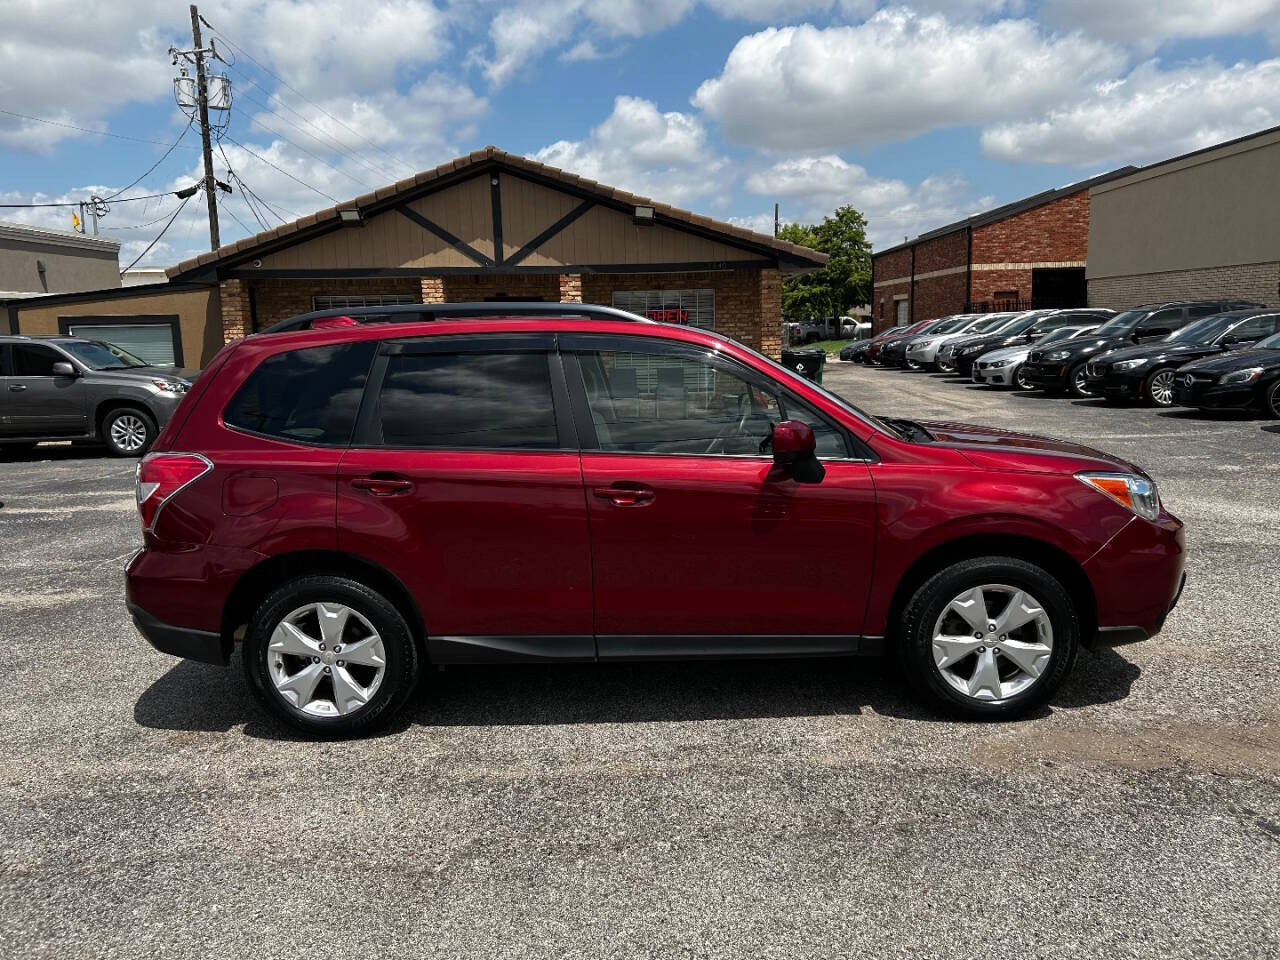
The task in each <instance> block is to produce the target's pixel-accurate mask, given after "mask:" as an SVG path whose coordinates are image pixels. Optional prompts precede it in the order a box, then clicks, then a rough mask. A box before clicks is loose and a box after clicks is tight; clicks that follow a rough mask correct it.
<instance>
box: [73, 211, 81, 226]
mask: <svg viewBox="0 0 1280 960" xmlns="http://www.w3.org/2000/svg"><path fill="white" fill-rule="evenodd" d="M71 226H73V227H74V228H75V229H77V230H79V229H80V218H79V217H77V216H76V212H75V211H74V210H72V211H71Z"/></svg>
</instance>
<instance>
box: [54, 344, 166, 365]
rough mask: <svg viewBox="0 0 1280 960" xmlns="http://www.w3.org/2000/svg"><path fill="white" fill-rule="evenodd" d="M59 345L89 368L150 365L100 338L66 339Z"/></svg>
mask: <svg viewBox="0 0 1280 960" xmlns="http://www.w3.org/2000/svg"><path fill="white" fill-rule="evenodd" d="M59 346H60V347H62V349H63V350H65V351H67V353H69V354H71V355H72V356H73V357H75V358H76V359H77V360H79V361H80V362H81V363H83V364H84V365H85V366H86V367H88V368H89V369H90V370H127V369H130V368H132V367H149V366H151V364H149V363H147V362H146V361H145V360H139V359H138V358H137V357H135V356H134V355H133V354H132V353H129V351H127V350H121V349H120V348H119V347H117V346H116V345H115V344H114V343H104V342H103V341H101V340H76V341H70V340H67V341H63V342H62V343H60V344H59Z"/></svg>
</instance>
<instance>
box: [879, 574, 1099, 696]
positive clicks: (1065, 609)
mask: <svg viewBox="0 0 1280 960" xmlns="http://www.w3.org/2000/svg"><path fill="white" fill-rule="evenodd" d="M984 584H1006V585H1008V586H1011V587H1014V588H1016V589H1018V590H1025V591H1027V593H1028V594H1030V595H1031V596H1033V597H1034V598H1035V599H1036V600H1037V602H1038V603H1039V604H1040V605H1041V608H1042V609H1043V610H1044V611H1045V613H1046V614H1047V615H1048V618H1049V623H1050V625H1051V626H1052V628H1053V647H1052V653H1051V654H1050V658H1049V663H1048V665H1047V666H1046V667H1044V668H1043V670H1042V671H1041V673H1040V675H1039V677H1038V678H1037V679H1036V680H1035V682H1034V683H1032V684H1031V685H1030V686H1029V687H1028V688H1027V689H1025V690H1022V691H1021V692H1019V693H1016V694H1014V695H1012V696H1009V697H1007V698H1006V699H1003V700H998V701H981V700H975V699H973V698H971V697H969V696H967V695H965V694H963V693H961V692H959V691H958V690H956V689H955V688H953V687H952V686H951V685H950V684H949V683H948V682H947V681H946V680H945V679H943V676H942V671H941V670H940V669H939V667H938V666H937V664H935V662H934V656H933V629H934V625H935V624H936V623H937V622H938V620H939V618H940V617H941V616H942V614H943V611H944V610H946V608H947V606H948V604H950V603H951V601H952V599H953V598H955V597H958V596H960V595H961V594H962V593H964V592H965V591H966V590H969V589H972V588H974V587H977V586H982V585H984ZM1079 646H1080V615H1079V612H1078V611H1077V609H1076V606H1075V604H1074V603H1073V602H1072V599H1071V597H1070V595H1069V594H1068V593H1067V591H1066V590H1065V589H1064V588H1063V586H1062V584H1061V583H1060V582H1059V581H1058V580H1057V579H1056V578H1055V577H1054V576H1053V575H1051V574H1050V573H1048V572H1047V571H1045V570H1044V569H1042V568H1040V567H1038V566H1036V565H1034V564H1032V563H1028V562H1027V561H1025V560H1020V559H1018V558H1016V557H978V558H975V559H973V560H963V561H961V562H959V563H955V564H952V565H951V566H949V567H946V568H945V569H943V570H940V571H939V572H938V573H936V574H934V575H933V576H932V577H930V578H929V579H928V580H926V581H925V582H924V583H923V584H921V585H920V587H919V588H917V590H916V591H915V593H914V594H913V595H912V597H911V599H910V600H909V601H908V603H907V605H906V608H905V609H904V610H903V615H902V620H901V626H900V630H899V634H898V637H897V643H896V649H897V653H898V659H899V662H900V663H901V665H902V669H903V673H904V674H905V675H906V677H907V680H908V682H909V683H910V684H911V686H912V688H913V689H914V690H915V692H916V693H917V694H918V695H919V696H920V697H921V698H922V699H923V700H924V701H925V702H926V703H927V704H928V705H929V706H931V707H933V708H934V709H936V710H938V711H939V712H941V713H946V714H950V715H952V716H957V717H963V718H966V719H970V720H1009V719H1013V718H1015V717H1018V716H1021V715H1024V714H1026V713H1028V712H1030V711H1032V710H1035V709H1036V708H1038V707H1040V706H1041V705H1043V704H1044V703H1045V702H1047V701H1048V699H1049V698H1050V697H1052V696H1053V694H1054V693H1055V692H1056V691H1057V689H1058V687H1060V686H1061V685H1062V681H1063V680H1065V679H1066V677H1067V675H1068V674H1069V673H1070V672H1071V668H1072V667H1073V666H1074V665H1075V660H1076V654H1077V653H1078V651H1079Z"/></svg>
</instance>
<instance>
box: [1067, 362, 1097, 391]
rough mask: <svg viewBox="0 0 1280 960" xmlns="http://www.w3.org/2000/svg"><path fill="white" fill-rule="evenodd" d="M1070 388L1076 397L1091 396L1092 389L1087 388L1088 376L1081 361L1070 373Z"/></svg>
mask: <svg viewBox="0 0 1280 960" xmlns="http://www.w3.org/2000/svg"><path fill="white" fill-rule="evenodd" d="M1071 389H1072V391H1074V393H1075V395H1076V396H1078V397H1091V396H1093V391H1092V390H1090V389H1089V376H1088V374H1086V373H1085V372H1084V364H1083V363H1082V364H1080V366H1078V367H1076V369H1075V370H1074V371H1073V372H1072V374H1071Z"/></svg>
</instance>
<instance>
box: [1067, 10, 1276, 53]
mask: <svg viewBox="0 0 1280 960" xmlns="http://www.w3.org/2000/svg"><path fill="white" fill-rule="evenodd" d="M1042 13H1043V16H1044V18H1045V20H1046V21H1047V22H1048V23H1050V24H1051V25H1053V26H1058V27H1063V28H1066V29H1083V30H1085V31H1087V32H1088V33H1090V34H1092V35H1093V36H1096V37H1102V38H1104V39H1107V40H1113V41H1115V42H1117V43H1124V44H1129V45H1133V46H1135V47H1138V48H1146V49H1154V48H1155V47H1156V46H1158V45H1159V44H1160V43H1161V42H1163V41H1165V40H1170V39H1178V38H1184V37H1220V36H1230V35H1233V34H1250V33H1257V32H1260V31H1266V32H1269V33H1270V34H1271V35H1272V36H1273V37H1280V0H1159V2H1153V0H1047V2H1045V4H1044V6H1043V8H1042Z"/></svg>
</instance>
